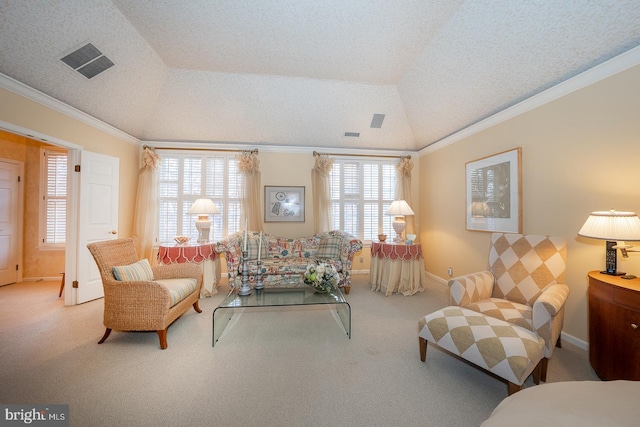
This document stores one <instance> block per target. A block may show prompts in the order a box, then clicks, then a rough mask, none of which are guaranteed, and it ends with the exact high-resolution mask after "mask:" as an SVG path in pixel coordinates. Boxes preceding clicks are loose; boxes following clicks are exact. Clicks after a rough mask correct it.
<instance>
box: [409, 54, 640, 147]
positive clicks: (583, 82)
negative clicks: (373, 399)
mask: <svg viewBox="0 0 640 427" xmlns="http://www.w3.org/2000/svg"><path fill="white" fill-rule="evenodd" d="M639 64H640V46H639V47H636V48H633V49H631V50H628V51H626V52H625V53H622V54H620V55H618V56H616V57H614V58H612V59H610V60H608V61H606V62H603V63H602V64H599V65H596V66H595V67H593V68H590V69H588V70H587V71H584V72H582V73H580V74H578V75H577V76H575V77H572V78H570V79H568V80H565V81H563V82H561V83H558V84H557V85H555V86H553V87H551V88H549V89H547V90H545V91H543V92H540V93H538V94H536V95H533V96H532V97H530V98H527V99H525V100H524V101H522V102H519V103H517V104H516V105H513V106H511V107H509V108H507V109H505V110H502V111H500V112H498V113H496V114H494V115H492V116H490V117H488V118H486V119H484V120H482V121H480V122H478V123H475V124H473V125H471V126H469V127H466V128H464V129H462V130H460V131H458V132H456V133H454V134H453V135H450V136H448V137H446V138H444V139H441V140H440V141H436V142H434V143H433V144H430V145H428V146H426V147H424V148H422V149H420V150H419V151H418V156H424V155H427V154H429V153H433V152H434V151H437V150H439V149H441V148H444V147H446V146H448V145H451V144H454V143H456V142H459V141H461V140H463V139H465V138H468V137H470V136H471V135H474V134H476V133H478V132H481V131H483V130H485V129H488V128H490V127H492V126H495V125H497V124H499V123H502V122H504V121H507V120H509V119H512V118H514V117H517V116H519V115H520V114H524V113H526V112H528V111H531V110H533V109H535V108H538V107H540V106H542V105H544V104H547V103H549V102H551V101H555V100H556V99H559V98H561V97H563V96H565V95H568V94H570V93H572V92H575V91H577V90H579V89H582V88H584V87H587V86H589V85H592V84H594V83H597V82H599V81H600V80H603V79H606V78H608V77H611V76H613V75H615V74H618V73H620V72H622V71H625V70H627V69H629V68H631V67H635V66H636V65H639Z"/></svg>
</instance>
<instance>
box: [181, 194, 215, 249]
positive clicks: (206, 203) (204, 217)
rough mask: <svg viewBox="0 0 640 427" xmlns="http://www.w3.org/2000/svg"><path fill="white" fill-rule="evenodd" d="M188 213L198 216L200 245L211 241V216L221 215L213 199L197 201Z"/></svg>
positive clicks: (197, 226) (197, 225) (197, 224)
mask: <svg viewBox="0 0 640 427" xmlns="http://www.w3.org/2000/svg"><path fill="white" fill-rule="evenodd" d="M188 213H190V214H197V215H198V219H197V220H196V230H198V243H204V242H208V241H209V231H210V230H211V221H209V214H219V213H220V211H219V210H218V208H217V207H216V205H215V204H214V203H213V201H212V200H211V199H197V200H196V201H195V202H194V203H193V205H191V207H190V208H189V211H188Z"/></svg>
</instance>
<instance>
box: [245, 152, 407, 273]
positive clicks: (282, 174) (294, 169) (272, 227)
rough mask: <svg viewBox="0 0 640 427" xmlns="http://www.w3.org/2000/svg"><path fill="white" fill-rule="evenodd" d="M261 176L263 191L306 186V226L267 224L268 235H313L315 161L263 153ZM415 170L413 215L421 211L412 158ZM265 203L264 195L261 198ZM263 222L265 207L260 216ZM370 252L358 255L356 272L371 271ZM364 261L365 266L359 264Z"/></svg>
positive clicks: (300, 155)
mask: <svg viewBox="0 0 640 427" xmlns="http://www.w3.org/2000/svg"><path fill="white" fill-rule="evenodd" d="M258 157H259V159H260V172H261V179H262V188H263V189H264V186H265V185H281V186H304V187H305V212H306V215H305V222H304V223H301V222H266V223H264V231H265V233H269V234H273V235H275V236H284V237H302V236H310V235H312V234H313V221H314V218H313V197H312V193H311V169H312V168H313V165H314V158H313V155H312V153H311V152H309V153H287V152H270V151H266V150H261V151H260V154H259V156H258ZM412 160H413V162H414V169H413V173H412V200H413V201H414V202H413V206H412V207H413V209H414V211H416V213H417V210H418V206H417V202H415V201H417V200H418V185H419V179H418V165H419V159H417V158H416V157H415V156H413V158H412ZM261 200H262V203H264V194H263V195H262V197H261ZM259 215H261V217H262V219H263V221H264V205H263V206H262V210H261V212H259ZM415 222H416V227H419V221H418V218H417V217H416V221H415ZM370 255H371V252H370V250H369V248H368V247H365V248H364V249H363V250H362V251H360V253H358V254H356V259H355V260H354V263H353V269H354V270H355V271H359V270H369V265H370V260H371V256H370ZM360 257H362V263H360V262H359V261H360V259H359V258H360Z"/></svg>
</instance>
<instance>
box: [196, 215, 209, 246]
mask: <svg viewBox="0 0 640 427" xmlns="http://www.w3.org/2000/svg"><path fill="white" fill-rule="evenodd" d="M196 230H198V243H206V242H208V241H209V231H210V230H211V221H209V215H199V216H198V219H197V220H196Z"/></svg>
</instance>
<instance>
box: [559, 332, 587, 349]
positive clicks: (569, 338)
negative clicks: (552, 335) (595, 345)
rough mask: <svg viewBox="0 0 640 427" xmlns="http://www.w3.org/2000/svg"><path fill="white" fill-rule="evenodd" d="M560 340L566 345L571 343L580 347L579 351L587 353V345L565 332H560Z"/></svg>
mask: <svg viewBox="0 0 640 427" xmlns="http://www.w3.org/2000/svg"><path fill="white" fill-rule="evenodd" d="M560 335H561V338H562V341H566V342H568V343H571V344H573V345H575V346H576V347H580V348H581V349H583V350H585V351H589V343H588V342H586V341H584V340H581V339H579V338H576V337H574V336H573V335H569V334H567V333H566V332H562V333H561V334H560Z"/></svg>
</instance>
